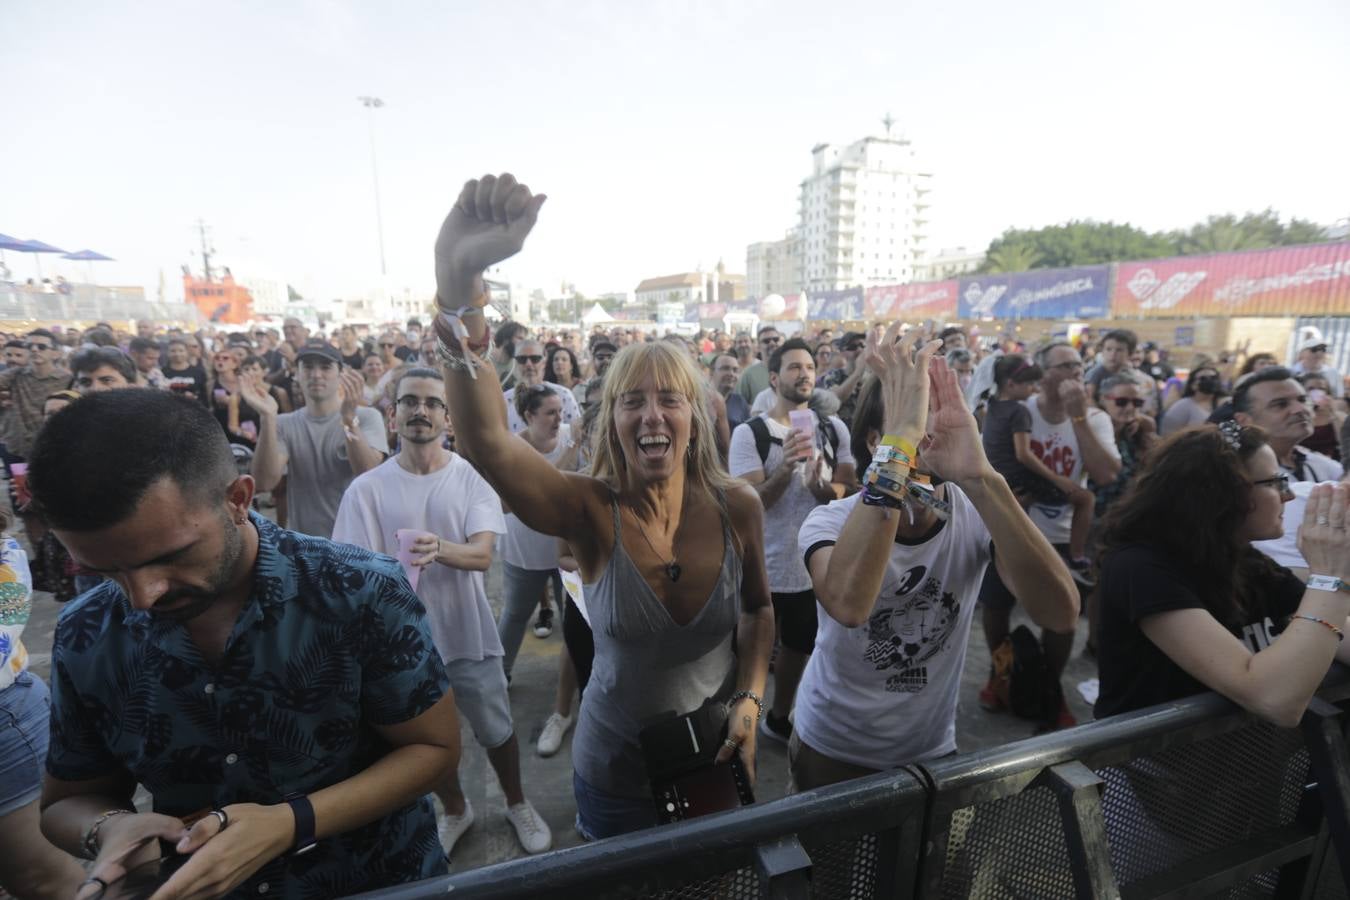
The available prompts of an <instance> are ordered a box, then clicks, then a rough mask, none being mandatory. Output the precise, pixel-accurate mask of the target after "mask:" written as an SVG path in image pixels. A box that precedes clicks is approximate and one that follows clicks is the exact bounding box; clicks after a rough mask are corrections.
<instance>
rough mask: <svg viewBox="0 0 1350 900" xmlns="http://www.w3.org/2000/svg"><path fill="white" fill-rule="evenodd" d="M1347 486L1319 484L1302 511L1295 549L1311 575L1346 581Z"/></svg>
mask: <svg viewBox="0 0 1350 900" xmlns="http://www.w3.org/2000/svg"><path fill="white" fill-rule="evenodd" d="M1348 501H1350V486H1347V485H1345V484H1336V485H1330V484H1319V485H1318V486H1317V487H1315V488H1313V490H1312V494H1311V495H1310V496H1309V497H1308V505H1307V506H1305V507H1304V509H1303V524H1302V525H1300V526H1299V529H1298V549H1299V552H1300V553H1302V554H1303V558H1304V559H1305V560H1307V561H1308V571H1309V572H1311V573H1312V574H1314V575H1332V576H1335V577H1336V578H1340V579H1341V580H1342V581H1347V582H1350V521H1347V506H1350V502H1348Z"/></svg>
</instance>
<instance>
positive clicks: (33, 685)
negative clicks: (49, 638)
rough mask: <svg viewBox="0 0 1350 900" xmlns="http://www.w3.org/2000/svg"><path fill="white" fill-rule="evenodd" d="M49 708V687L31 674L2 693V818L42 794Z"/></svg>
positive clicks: (15, 681) (0, 707)
mask: <svg viewBox="0 0 1350 900" xmlns="http://www.w3.org/2000/svg"><path fill="white" fill-rule="evenodd" d="M50 708H51V699H50V697H49V695H48V693H47V685H46V684H45V683H43V681H42V679H41V678H38V677H37V676H36V675H33V674H32V673H30V672H21V673H20V674H19V676H18V677H17V678H16V679H14V683H13V684H12V685H10V686H9V687H7V688H5V689H4V690H2V691H0V816H7V815H9V814H10V813H12V812H14V811H15V810H17V809H22V808H23V807H25V806H27V805H28V804H30V803H32V802H33V801H34V800H36V799H37V798H38V797H39V795H41V793H42V771H43V766H44V764H45V763H46V760H47V720H48V717H49V711H50Z"/></svg>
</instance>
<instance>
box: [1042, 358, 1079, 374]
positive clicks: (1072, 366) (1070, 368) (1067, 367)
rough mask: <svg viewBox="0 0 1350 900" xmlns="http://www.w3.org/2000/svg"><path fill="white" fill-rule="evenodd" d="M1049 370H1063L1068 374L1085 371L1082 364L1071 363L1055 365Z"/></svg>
mask: <svg viewBox="0 0 1350 900" xmlns="http://www.w3.org/2000/svg"><path fill="white" fill-rule="evenodd" d="M1049 368H1051V369H1063V370H1064V371H1066V372H1081V371H1083V364H1082V363H1081V362H1076V361H1070V362H1062V363H1055V364H1054V365H1053V366H1050V367H1049Z"/></svg>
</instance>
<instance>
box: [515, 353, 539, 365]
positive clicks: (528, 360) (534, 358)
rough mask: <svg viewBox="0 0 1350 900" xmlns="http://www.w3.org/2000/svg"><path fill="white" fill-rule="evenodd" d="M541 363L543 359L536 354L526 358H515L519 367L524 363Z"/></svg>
mask: <svg viewBox="0 0 1350 900" xmlns="http://www.w3.org/2000/svg"><path fill="white" fill-rule="evenodd" d="M543 361H544V358H543V357H542V356H540V355H539V354H537V353H531V354H529V355H527V356H517V357H516V362H518V363H520V364H521V365H524V364H525V363H540V362H543Z"/></svg>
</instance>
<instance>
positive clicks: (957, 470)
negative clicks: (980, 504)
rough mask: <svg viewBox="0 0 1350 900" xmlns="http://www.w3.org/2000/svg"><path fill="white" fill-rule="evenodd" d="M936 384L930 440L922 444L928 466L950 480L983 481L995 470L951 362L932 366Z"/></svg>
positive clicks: (921, 452) (930, 371)
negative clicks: (951, 367)
mask: <svg viewBox="0 0 1350 900" xmlns="http://www.w3.org/2000/svg"><path fill="white" fill-rule="evenodd" d="M928 377H929V381H930V382H931V383H932V399H931V400H930V401H929V416H928V440H927V441H925V442H924V443H922V444H920V445H919V456H920V458H921V459H922V460H923V463H924V466H925V467H926V468H928V469H929V471H931V472H933V473H934V474H936V475H940V476H941V477H943V478H945V479H947V480H948V481H956V482H961V481H967V480H970V479H975V478H982V477H984V476H986V475H988V474H989V473H990V472H991V471H992V470H991V468H990V466H989V459H988V457H986V456H985V455H984V443H983V442H982V441H981V440H980V429H979V426H977V425H976V424H975V416H973V415H972V414H971V412H970V408H969V407H968V406H966V395H965V392H964V391H962V390H961V385H960V383H959V382H958V381H957V380H956V373H955V372H953V371H952V370H951V369H950V368H948V366H947V361H946V360H945V359H943V358H942V357H940V356H939V357H937V358H936V359H934V360H933V361H932V362H931V363H930V364H929V366H928Z"/></svg>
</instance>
